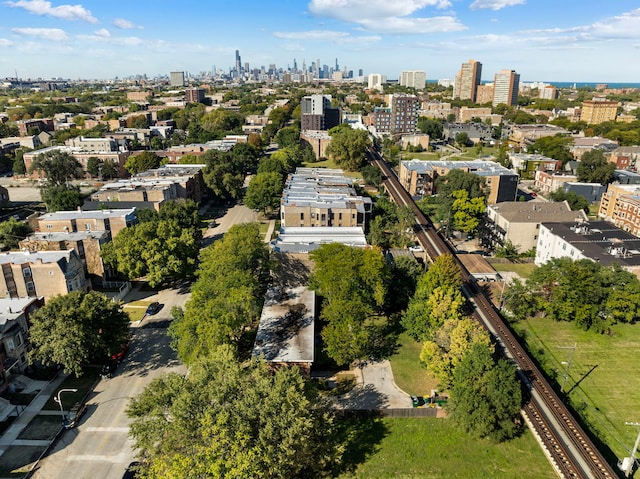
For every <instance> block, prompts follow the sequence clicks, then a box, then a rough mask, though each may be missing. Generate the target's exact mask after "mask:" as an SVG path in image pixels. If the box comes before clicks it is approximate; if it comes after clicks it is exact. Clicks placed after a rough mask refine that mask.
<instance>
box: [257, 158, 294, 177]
mask: <svg viewBox="0 0 640 479" xmlns="http://www.w3.org/2000/svg"><path fill="white" fill-rule="evenodd" d="M260 173H277V174H278V175H280V176H281V177H282V178H285V177H286V176H287V173H288V170H287V165H286V164H285V163H283V161H281V160H280V159H279V158H278V157H274V156H273V155H271V156H269V157H267V158H264V159H262V160H260V164H259V165H258V174H260Z"/></svg>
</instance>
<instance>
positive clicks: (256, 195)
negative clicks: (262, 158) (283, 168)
mask: <svg viewBox="0 0 640 479" xmlns="http://www.w3.org/2000/svg"><path fill="white" fill-rule="evenodd" d="M283 188H284V178H283V176H282V175H281V174H279V173H276V172H270V173H258V174H257V175H256V176H254V177H253V178H251V181H250V182H249V186H248V187H247V192H246V194H245V196H244V202H245V204H246V205H247V206H248V207H249V208H252V209H255V210H260V211H262V212H263V213H264V214H265V215H268V214H272V213H273V212H276V211H278V208H279V207H280V198H281V197H282V189H283Z"/></svg>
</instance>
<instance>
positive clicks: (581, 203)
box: [549, 190, 589, 213]
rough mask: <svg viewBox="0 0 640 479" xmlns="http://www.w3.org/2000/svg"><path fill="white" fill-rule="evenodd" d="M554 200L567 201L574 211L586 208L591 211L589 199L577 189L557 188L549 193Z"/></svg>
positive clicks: (585, 209) (586, 210)
mask: <svg viewBox="0 0 640 479" xmlns="http://www.w3.org/2000/svg"><path fill="white" fill-rule="evenodd" d="M549 198H550V199H551V200H552V201H556V202H561V201H566V202H567V204H568V205H569V208H571V210H572V211H578V210H584V211H585V212H587V213H588V212H589V200H587V199H586V198H585V197H584V196H581V195H579V194H578V193H576V192H575V191H564V190H556V191H553V192H551V193H550V194H549Z"/></svg>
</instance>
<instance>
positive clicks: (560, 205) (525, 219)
mask: <svg viewBox="0 0 640 479" xmlns="http://www.w3.org/2000/svg"><path fill="white" fill-rule="evenodd" d="M576 220H580V221H587V215H586V214H585V212H584V211H582V210H579V211H572V210H571V208H570V207H569V204H568V203H567V202H566V201H562V202H557V203H547V202H538V201H535V202H534V201H529V202H524V201H505V202H502V203H497V204H494V205H489V206H487V223H486V229H485V231H484V232H483V233H482V243H483V245H484V246H486V247H488V248H491V249H495V248H498V247H501V246H504V245H505V244H506V243H507V242H511V244H513V245H514V246H515V247H516V248H518V250H519V251H520V252H525V251H529V250H530V249H532V248H535V247H536V244H537V243H538V235H539V233H540V224H541V223H542V222H543V221H549V222H570V221H576Z"/></svg>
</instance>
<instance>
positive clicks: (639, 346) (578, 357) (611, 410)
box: [514, 318, 640, 458]
mask: <svg viewBox="0 0 640 479" xmlns="http://www.w3.org/2000/svg"><path fill="white" fill-rule="evenodd" d="M514 329H515V330H516V331H517V332H520V334H521V335H522V336H524V338H525V339H526V343H527V347H528V349H529V351H530V352H531V353H532V354H533V355H534V356H535V357H536V358H537V359H538V361H539V363H540V364H541V365H542V366H543V368H544V369H545V370H546V371H547V373H548V374H549V376H551V377H556V378H557V382H558V384H559V385H560V386H562V383H563V382H564V375H565V374H566V370H567V364H563V363H569V360H571V361H570V362H571V365H570V368H569V371H568V376H567V379H566V383H565V385H564V390H565V391H566V392H567V395H568V397H569V399H570V401H571V403H572V404H573V406H574V408H575V409H576V410H577V411H578V412H579V413H580V415H581V416H582V417H583V418H584V419H585V420H586V421H587V423H588V424H589V429H590V430H592V431H594V432H595V434H596V435H597V436H598V437H599V438H600V439H601V440H602V441H603V442H604V443H605V444H606V445H607V446H608V447H609V448H610V449H611V450H612V451H613V452H614V453H615V454H616V456H617V457H618V458H621V457H623V456H628V455H629V451H630V450H631V448H632V447H633V444H634V441H635V439H636V437H637V435H638V428H637V427H630V426H627V425H625V422H627V421H630V422H638V420H640V361H639V360H638V358H639V356H638V351H640V324H635V325H630V324H616V325H615V326H614V327H613V328H612V335H611V336H609V335H599V334H596V333H593V332H590V331H582V330H579V329H577V328H576V327H575V326H574V325H573V324H571V323H564V322H556V321H553V320H551V319H548V318H534V319H529V320H527V321H522V322H519V323H516V324H515V325H514ZM574 344H575V345H576V348H575V351H574V352H573V354H572V353H571V349H567V348H571V347H573V345H574Z"/></svg>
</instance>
